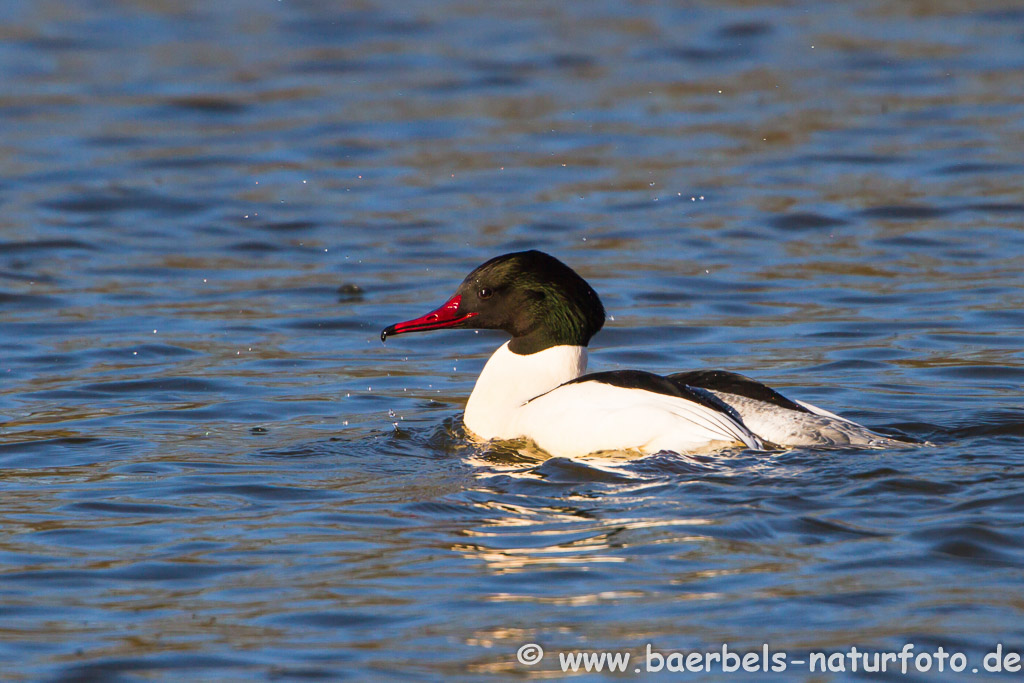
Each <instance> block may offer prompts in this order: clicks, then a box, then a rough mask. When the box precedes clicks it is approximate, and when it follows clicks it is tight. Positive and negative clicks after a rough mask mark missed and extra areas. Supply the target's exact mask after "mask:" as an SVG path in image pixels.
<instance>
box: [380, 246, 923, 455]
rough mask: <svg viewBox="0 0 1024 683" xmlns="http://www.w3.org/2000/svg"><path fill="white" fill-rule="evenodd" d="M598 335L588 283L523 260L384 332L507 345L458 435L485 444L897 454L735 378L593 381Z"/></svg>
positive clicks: (601, 318)
mask: <svg viewBox="0 0 1024 683" xmlns="http://www.w3.org/2000/svg"><path fill="white" fill-rule="evenodd" d="M604 323H605V309H604V306H603V304H602V303H601V299H600V297H598V295H597V293H596V292H595V291H594V289H593V288H592V287H591V286H590V285H589V284H588V283H587V281H586V280H584V279H583V278H582V277H581V276H580V275H579V274H578V273H576V271H574V270H573V269H572V268H570V267H569V266H567V265H566V264H564V263H562V262H561V261H560V260H558V259H557V258H555V257H554V256H551V255H549V254H546V253H544V252H542V251H537V250H529V251H519V252H513V253H508V254H503V255H501V256H496V257H494V258H492V259H490V260H489V261H487V262H486V263H483V264H482V265H480V266H478V267H477V268H475V269H474V270H473V271H472V272H471V273H469V275H467V276H466V278H465V279H464V280H463V281H462V284H460V285H459V286H458V288H457V289H456V290H455V294H454V295H453V296H452V297H451V298H449V299H448V300H447V301H446V302H445V303H443V304H442V305H441V306H440V307H438V308H437V309H435V310H433V311H431V312H430V313H427V314H426V315H423V316H420V317H418V318H414V319H412V320H407V321H405V322H399V323H395V324H394V325H390V326H388V327H386V328H385V329H384V330H383V331H382V332H381V335H380V338H381V342H385V341H386V340H387V339H388V337H393V336H396V335H401V334H409V333H413V332H426V331H428V330H445V329H476V330H501V331H503V332H505V333H507V334H508V335H509V336H510V337H511V338H510V339H509V340H508V341H506V342H505V343H504V344H502V345H501V346H500V347H498V349H497V350H496V351H495V352H494V353H493V355H491V357H490V358H489V359H488V361H487V363H486V364H485V365H484V368H483V370H482V371H481V372H480V376H479V377H478V378H477V380H476V384H475V386H474V387H473V391H472V393H471V394H470V396H469V401H468V402H467V404H466V408H465V412H464V414H463V423H464V425H465V427H466V429H467V430H468V432H470V433H471V435H473V436H475V437H477V438H479V439H480V440H482V441H496V440H500V441H505V440H515V439H524V440H527V441H531V442H533V444H534V445H536V446H537V447H539V448H540V449H542V450H543V451H546V452H547V453H548V454H550V455H553V456H559V457H567V458H573V457H580V456H586V455H591V454H597V453H605V452H612V451H614V452H625V453H628V454H638V455H640V456H643V455H652V454H656V453H662V452H671V453H679V454H684V455H693V454H708V453H715V452H721V451H724V450H726V449H753V450H771V449H789V448H801V447H812V448H850V447H852V448H873V449H878V448H888V447H892V446H896V445H903V444H902V442H900V441H898V440H897V439H893V438H890V437H888V436H885V435H883V434H879V433H876V432H874V431H872V430H870V429H868V428H867V427H864V426H863V425H860V424H858V423H856V422H854V421H852V420H849V419H846V418H844V417H841V416H839V415H836V414H835V413H832V412H829V411H827V410H824V409H822V408H818V407H816V406H813V405H811V404H809V403H805V402H803V401H799V400H794V399H790V398H787V397H785V396H783V395H782V394H781V393H780V392H778V391H776V390H775V389H772V388H771V387H769V386H767V385H765V384H762V383H761V382H758V381H756V380H754V379H751V378H749V377H746V376H744V375H741V374H738V373H735V372H730V371H726V370H694V371H683V372H676V373H672V374H668V375H659V374H657V373H653V372H648V371H645V370H610V371H603V372H595V373H589V374H588V373H587V350H588V345H589V344H590V340H591V339H592V338H593V336H594V335H595V334H596V333H597V332H598V331H599V330H600V329H601V328H602V327H603V326H604Z"/></svg>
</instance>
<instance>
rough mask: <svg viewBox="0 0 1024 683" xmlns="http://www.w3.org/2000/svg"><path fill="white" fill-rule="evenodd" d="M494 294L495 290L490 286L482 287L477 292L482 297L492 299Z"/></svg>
mask: <svg viewBox="0 0 1024 683" xmlns="http://www.w3.org/2000/svg"><path fill="white" fill-rule="evenodd" d="M492 294H494V290H492V289H491V288H490V287H481V288H480V291H479V292H477V296H479V297H480V298H481V299H490V298H491V295H492Z"/></svg>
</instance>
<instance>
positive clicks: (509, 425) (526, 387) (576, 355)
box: [465, 342, 587, 439]
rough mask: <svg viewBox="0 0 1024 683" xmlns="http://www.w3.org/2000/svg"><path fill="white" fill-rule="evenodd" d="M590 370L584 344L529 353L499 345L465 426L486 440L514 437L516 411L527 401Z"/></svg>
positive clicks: (472, 396)
mask: <svg viewBox="0 0 1024 683" xmlns="http://www.w3.org/2000/svg"><path fill="white" fill-rule="evenodd" d="M586 369H587V349H586V347H585V346H568V345H565V346H551V347H549V348H546V349H544V350H543V351H538V352H536V353H531V354H527V355H521V354H518V353H513V352H512V351H510V350H509V348H508V342H506V343H504V344H502V345H501V346H500V347H498V350H497V351H495V352H494V354H493V355H492V356H491V358H490V360H488V361H487V364H486V365H484V369H483V371H482V372H481V373H480V377H478V378H477V380H476V386H475V387H473V393H472V394H470V396H469V403H467V404H466V415H465V423H466V427H467V428H468V429H469V430H470V431H471V432H473V433H474V434H476V435H477V436H479V437H480V438H483V439H514V438H516V437H518V436H520V434H518V433H516V432H517V430H516V427H515V419H516V412H517V410H518V409H519V408H520V407H522V405H523V404H524V403H526V402H527V401H529V400H530V399H532V398H535V397H537V396H539V395H541V394H543V393H546V392H548V391H551V390H552V389H554V388H555V387H557V386H559V385H561V384H564V383H565V382H568V381H569V380H571V379H576V378H577V377H579V376H580V375H582V374H583V373H584V372H585V371H586Z"/></svg>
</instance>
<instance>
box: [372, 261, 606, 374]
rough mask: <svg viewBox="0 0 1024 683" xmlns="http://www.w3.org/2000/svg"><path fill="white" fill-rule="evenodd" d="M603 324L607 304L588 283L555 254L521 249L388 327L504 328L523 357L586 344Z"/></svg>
mask: <svg viewBox="0 0 1024 683" xmlns="http://www.w3.org/2000/svg"><path fill="white" fill-rule="evenodd" d="M602 325H604V306H602V305H601V299H599V298H598V296H597V294H596V293H595V292H594V290H593V289H591V287H590V285H588V284H587V281H586V280H584V279H583V278H581V277H580V276H579V275H577V274H576V272H575V271H574V270H573V269H572V268H570V267H569V266H567V265H565V264H564V263H562V262H561V261H559V260H558V259H556V258H555V257H554V256H549V255H548V254H545V253H543V252H540V251H519V252H515V253H512V254H504V255H503V256H497V257H495V258H492V259H491V260H490V261H488V262H487V263H484V264H483V265H481V266H478V267H477V268H476V269H475V270H474V271H473V272H472V273H470V274H469V275H467V276H466V279H465V280H463V281H462V284H461V285H459V288H458V289H457V290H456V291H455V296H453V297H452V298H451V299H449V300H448V301H446V302H445V303H444V304H443V305H442V306H441V307H440V308H438V309H437V310H435V311H431V312H430V313H428V314H426V315H424V316H422V317H419V318H416V319H414V320H408V321H406V322H402V323H396V324H394V325H391V326H390V327H386V328H384V330H383V331H382V332H381V333H380V339H381V341H384V340H385V339H387V338H388V337H389V336H391V335H395V334H405V333H406V332H422V331H425V330H438V329H444V328H468V329H480V330H504V331H505V332H508V333H509V334H510V335H512V341H511V342H510V343H509V349H510V350H512V351H514V352H515V353H518V354H521V355H525V354H530V353H536V352H537V351H543V350H544V349H546V348H549V347H552V346H560V345H563V344H565V345H573V346H586V345H587V344H588V343H589V342H590V338H591V337H593V336H594V334H596V333H597V331H598V330H600V329H601V326H602Z"/></svg>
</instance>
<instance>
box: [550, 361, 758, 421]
mask: <svg viewBox="0 0 1024 683" xmlns="http://www.w3.org/2000/svg"><path fill="white" fill-rule="evenodd" d="M580 382H601V383H602V384H610V385H612V386H616V387H622V388H623V389H640V390H643V391H651V392H654V393H656V394H665V395H667V396H675V397H676V398H683V399H686V400H687V401H693V402H694V403H699V404H700V405H702V406H704V407H705V408H710V409H712V410H717V411H718V412H720V413H725V414H726V415H728V416H729V417H731V418H733V419H738V417H737V415H736V412H735V411H734V410H733V409H732V408H730V407H729V406H728V405H726V404H725V403H724V402H723V401H722V400H720V399H719V398H718V397H717V396H715V395H714V394H712V393H710V392H708V391H705V390H703V389H702V388H701V387H693V386H690V385H687V384H686V383H685V382H677V381H675V380H673V379H672V377H671V376H669V377H662V376H661V375H656V374H654V373H653V372H646V371H644V370H609V371H607V372H593V373H590V374H589V375H583V376H581V377H577V378H576V379H571V380H569V381H568V382H566V383H565V384H563V385H562V386H563V387H564V386H565V385H566V384H577V383H580Z"/></svg>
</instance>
